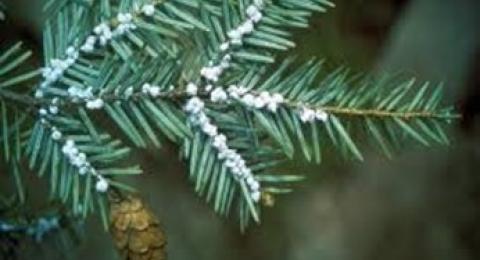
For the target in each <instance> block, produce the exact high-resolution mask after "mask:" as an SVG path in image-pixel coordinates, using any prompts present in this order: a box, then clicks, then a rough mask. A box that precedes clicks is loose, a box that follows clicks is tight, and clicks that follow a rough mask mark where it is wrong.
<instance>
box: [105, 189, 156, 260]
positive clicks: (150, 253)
mask: <svg viewBox="0 0 480 260" xmlns="http://www.w3.org/2000/svg"><path fill="white" fill-rule="evenodd" d="M110 223H111V230H110V232H111V234H112V237H113V240H114V243H115V245H116V246H117V248H118V250H119V252H120V255H121V259H125V260H137V259H138V260H140V259H141V260H164V259H166V252H165V246H166V238H165V234H164V233H163V230H162V228H161V226H160V223H159V221H158V220H157V218H156V217H155V215H153V213H152V212H151V211H150V210H149V209H148V208H147V207H146V205H145V204H143V202H142V200H141V199H140V198H138V197H134V196H132V195H128V196H126V197H123V198H118V197H117V198H115V199H111V200H110Z"/></svg>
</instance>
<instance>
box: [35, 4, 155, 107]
mask: <svg viewBox="0 0 480 260" xmlns="http://www.w3.org/2000/svg"><path fill="white" fill-rule="evenodd" d="M135 12H138V13H141V14H143V15H145V16H153V15H154V13H155V6H154V5H153V4H146V5H143V6H142V7H135ZM133 18H134V17H133V14H132V13H119V14H118V15H117V21H118V24H116V25H115V27H114V28H113V27H111V25H109V24H107V23H105V22H102V23H100V24H99V25H97V26H95V28H94V29H93V32H92V34H91V35H89V36H88V37H87V38H86V40H85V42H83V44H81V45H80V47H78V48H77V47H74V46H70V47H68V48H67V50H66V53H65V54H66V58H65V59H52V60H50V62H49V65H48V66H47V67H45V68H43V70H42V75H43V78H44V81H43V82H42V83H41V84H40V89H38V90H37V92H36V93H35V96H36V97H39V98H41V97H43V95H44V93H43V91H42V89H43V88H46V87H48V86H50V85H51V84H52V83H53V82H56V81H57V80H58V79H60V78H61V77H62V76H63V74H64V73H65V71H66V70H67V69H68V68H69V67H71V66H72V65H73V64H75V62H76V61H77V60H78V58H79V55H80V51H82V52H85V53H90V52H93V51H94V50H95V46H96V44H99V45H100V46H105V45H107V43H108V42H109V41H110V40H111V39H113V38H115V37H119V36H122V35H124V34H125V33H127V32H128V31H131V30H135V29H136V28H137V26H136V25H135V24H134V23H133Z"/></svg>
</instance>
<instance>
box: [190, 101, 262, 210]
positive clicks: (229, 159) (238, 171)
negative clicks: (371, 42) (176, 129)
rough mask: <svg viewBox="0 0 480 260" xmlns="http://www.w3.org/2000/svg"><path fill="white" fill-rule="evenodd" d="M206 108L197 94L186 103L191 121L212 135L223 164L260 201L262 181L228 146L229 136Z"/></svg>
mask: <svg viewBox="0 0 480 260" xmlns="http://www.w3.org/2000/svg"><path fill="white" fill-rule="evenodd" d="M204 108H205V104H204V102H203V101H202V100H201V99H200V98H198V97H196V96H193V97H192V98H190V99H189V100H188V102H187V104H186V105H185V111H186V112H187V113H188V114H189V121H190V122H191V123H192V125H194V126H196V127H199V128H200V129H201V130H202V131H203V133H205V134H206V135H207V136H209V137H210V139H211V140H212V145H213V147H214V148H215V149H216V150H217V153H218V159H220V160H223V164H224V165H225V167H227V169H228V170H229V172H230V173H231V174H232V175H233V176H234V178H235V179H236V180H238V181H245V183H246V184H247V186H248V189H249V192H250V197H251V198H252V200H253V201H255V202H258V201H259V200H260V195H261V192H260V183H259V182H258V181H257V180H256V179H255V177H254V176H253V174H252V171H251V170H250V169H249V168H248V167H247V165H246V162H245V160H244V159H243V158H242V156H241V155H240V154H239V153H238V152H237V151H236V150H234V149H231V148H229V147H228V145H227V137H226V136H225V135H224V134H221V133H219V132H218V128H217V126H215V125H214V124H212V123H211V122H210V119H209V118H208V116H207V115H206V114H205V111H204Z"/></svg>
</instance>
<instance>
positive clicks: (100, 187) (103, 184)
mask: <svg viewBox="0 0 480 260" xmlns="http://www.w3.org/2000/svg"><path fill="white" fill-rule="evenodd" d="M108 187H109V184H108V182H107V180H105V178H103V177H100V178H98V180H97V183H96V184H95V189H96V190H97V191H98V192H106V191H107V190H108Z"/></svg>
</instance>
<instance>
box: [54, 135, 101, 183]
mask: <svg viewBox="0 0 480 260" xmlns="http://www.w3.org/2000/svg"><path fill="white" fill-rule="evenodd" d="M52 131H53V133H52V138H53V139H54V140H56V141H59V140H60V138H61V133H60V131H58V130H57V129H56V128H54V127H52ZM53 135H60V137H59V138H58V139H57V138H54V137H53ZM62 153H63V154H64V155H65V156H66V157H67V158H68V159H69V162H70V164H71V165H73V166H74V167H76V168H77V170H78V174H80V175H85V174H87V173H88V174H91V175H92V176H94V177H96V179H97V183H96V185H95V187H96V190H97V191H98V192H106V191H107V190H108V186H109V185H108V182H107V181H106V180H105V178H104V177H103V176H101V175H99V174H98V173H97V171H96V170H95V169H94V168H93V167H92V166H91V164H90V162H88V160H87V155H86V154H85V153H82V152H80V151H79V149H78V147H77V145H76V144H75V142H74V141H73V140H72V139H67V140H66V141H65V143H64V145H63V147H62Z"/></svg>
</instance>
